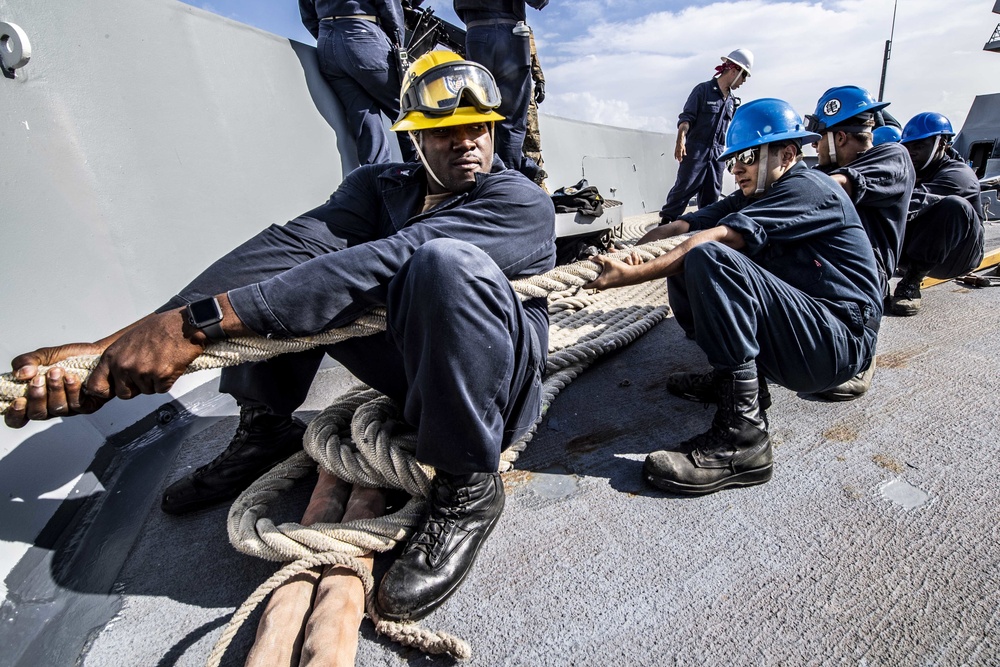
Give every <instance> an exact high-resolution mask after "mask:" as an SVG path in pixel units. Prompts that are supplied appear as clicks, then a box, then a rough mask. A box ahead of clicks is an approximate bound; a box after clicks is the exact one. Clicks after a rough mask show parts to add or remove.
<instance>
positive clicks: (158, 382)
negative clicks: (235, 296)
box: [4, 294, 255, 428]
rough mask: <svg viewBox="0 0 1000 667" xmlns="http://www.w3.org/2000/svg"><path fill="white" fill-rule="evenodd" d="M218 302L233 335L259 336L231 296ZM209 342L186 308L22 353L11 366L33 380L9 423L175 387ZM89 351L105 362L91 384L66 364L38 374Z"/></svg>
mask: <svg viewBox="0 0 1000 667" xmlns="http://www.w3.org/2000/svg"><path fill="white" fill-rule="evenodd" d="M218 300H219V306H220V307H221V309H222V313H223V320H222V327H223V330H224V331H225V332H226V334H227V335H229V336H252V335H255V334H254V332H253V331H251V330H250V329H249V328H248V327H246V326H245V325H244V324H243V322H242V321H241V320H240V319H239V317H238V316H237V315H236V312H235V311H234V310H233V308H232V306H231V305H230V303H229V298H228V297H227V296H226V295H225V294H222V295H219V296H218ZM208 342H209V341H208V339H207V337H206V336H205V334H204V333H202V332H201V331H198V330H196V329H194V328H193V327H191V325H190V324H189V323H188V322H187V317H186V314H185V309H183V308H177V309H175V310H170V311H167V312H164V313H153V314H151V315H147V316H146V317H144V318H142V319H141V320H138V321H136V322H133V323H132V324H130V325H129V326H127V327H125V328H124V329H121V330H120V331H116V332H115V333H113V334H111V335H110V336H107V337H105V338H102V339H101V340H99V341H97V342H95V343H74V344H70V345H60V346H57V347H46V348H40V349H38V350H35V351H34V352H28V353H26V354H22V355H19V356H17V357H15V358H14V360H13V361H11V367H12V368H13V371H14V376H15V378H17V379H18V380H26V381H29V385H28V391H27V394H26V396H25V397H23V398H18V399H16V400H14V401H13V402H12V403H11V405H10V407H9V408H8V410H7V413H6V414H5V415H4V422H5V423H6V424H7V426H9V427H11V428H20V427H22V426H24V425H25V424H26V423H27V422H29V421H34V420H45V419H51V418H53V417H66V416H69V415H74V414H88V413H91V412H94V411H95V410H97V409H99V408H100V407H101V406H103V405H104V404H105V403H107V402H108V401H109V400H111V399H112V398H113V397H115V396H117V397H119V398H122V399H128V398H132V397H134V396H138V395H139V394H154V393H163V392H166V391H169V389H170V387H172V386H173V384H174V382H176V381H177V378H179V377H180V376H181V375H182V374H183V373H184V371H185V370H186V369H187V367H188V366H189V365H190V364H191V362H192V361H194V360H195V359H196V358H197V357H198V355H200V354H201V353H202V352H203V351H204V349H205V347H206V346H207V345H208ZM88 354H99V355H101V360H100V361H99V362H98V364H97V367H96V368H94V370H93V372H91V374H90V377H89V378H88V379H87V382H86V383H85V384H84V383H81V382H80V381H79V379H78V378H77V377H76V376H75V375H73V374H72V373H71V372H67V371H64V370H63V369H61V368H50V369H49V370H48V371H47V372H46V373H45V375H44V376H40V375H39V374H38V370H39V366H50V365H52V364H54V363H56V362H59V361H62V360H64V359H68V358H70V357H73V356H79V355H88Z"/></svg>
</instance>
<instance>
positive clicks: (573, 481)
mask: <svg viewBox="0 0 1000 667" xmlns="http://www.w3.org/2000/svg"><path fill="white" fill-rule="evenodd" d="M578 479H579V478H578V477H577V476H576V475H574V474H572V473H570V472H569V471H568V470H565V469H562V468H546V469H545V470H541V471H538V472H534V473H532V474H531V481H530V482H528V488H530V489H531V490H532V491H534V492H535V493H537V494H538V495H540V496H541V497H542V498H548V499H550V500H555V499H557V498H565V497H566V496H568V495H571V494H572V493H573V492H574V491H576V489H577V486H579V483H578Z"/></svg>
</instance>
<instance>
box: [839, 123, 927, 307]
mask: <svg viewBox="0 0 1000 667" xmlns="http://www.w3.org/2000/svg"><path fill="white" fill-rule="evenodd" d="M829 173H830V174H831V175H833V174H842V175H844V176H845V177H847V180H848V181H850V183H851V186H852V192H851V194H850V195H849V196H850V198H851V200H852V201H853V202H854V207H855V208H856V209H857V211H858V216H859V217H860V218H861V225H862V226H863V227H864V228H865V232H867V233H868V239H869V240H870V241H871V244H872V249H873V250H874V251H875V262H876V264H877V265H878V273H879V283H880V285H881V286H882V294H883V295H888V294H889V279H890V278H891V277H892V274H893V272H895V270H896V264H897V263H898V261H899V255H900V253H901V252H902V250H903V233H904V231H905V230H906V212H907V209H908V207H909V205H910V196H911V195H912V193H913V183H914V179H915V178H916V174H915V173H914V171H913V161H912V160H910V155H909V153H907V152H906V149H905V148H903V146H902V144H898V143H886V144H882V145H880V146H875V147H874V148H871V149H869V150H867V151H865V152H863V153H861V154H860V155H858V157H857V158H855V160H854V161H853V162H851V163H850V164H849V165H847V166H846V167H836V168H834V169H832V170H831V171H830V172H829Z"/></svg>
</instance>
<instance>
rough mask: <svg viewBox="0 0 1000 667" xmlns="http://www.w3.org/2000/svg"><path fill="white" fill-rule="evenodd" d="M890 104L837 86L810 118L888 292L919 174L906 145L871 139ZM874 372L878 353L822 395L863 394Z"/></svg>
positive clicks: (821, 156) (822, 161) (824, 161)
mask: <svg viewBox="0 0 1000 667" xmlns="http://www.w3.org/2000/svg"><path fill="white" fill-rule="evenodd" d="M888 105H889V103H888V102H877V101H875V99H874V98H873V97H872V96H871V94H869V92H868V91H867V90H865V89H864V88H859V87H858V86H837V87H836V88H830V89H829V90H827V91H826V92H825V93H823V95H822V96H821V97H820V98H819V101H818V102H817V103H816V111H815V113H814V114H813V115H810V116H806V118H805V120H806V129H807V130H809V131H811V132H816V133H817V134H819V135H820V139H819V141H816V142H813V147H814V148H815V149H816V155H817V158H818V162H819V164H818V167H817V168H818V169H820V170H821V171H823V172H824V173H826V174H829V175H830V177H831V178H833V180H835V181H837V183H839V184H840V186H841V187H843V188H844V191H845V192H846V193H847V196H848V197H850V199H851V201H853V202H854V207H855V208H856V209H857V211H858V216H859V217H860V218H861V224H862V225H863V226H864V228H865V232H867V233H868V239H869V240H870V241H871V246H872V250H874V251H875V262H876V265H877V266H878V272H879V285H880V287H881V290H882V295H883V297H885V298H888V296H889V278H890V277H892V274H893V272H894V271H895V270H896V262H897V260H898V259H899V253H900V251H901V250H902V246H903V231H904V229H905V226H906V210H907V207H908V206H909V204H910V194H911V193H912V192H913V181H914V178H915V176H914V171H913V164H912V163H911V162H910V157H909V155H907V153H906V150H905V149H904V148H903V147H902V146H900V145H899V144H897V143H888V144H884V145H881V146H878V147H875V146H873V145H872V141H873V137H872V130H873V129H874V127H875V122H876V116H877V115H880V114H879V112H880V111H881V110H882V109H884V108H885V107H887V106H888ZM883 127H885V126H883ZM893 129H895V128H893ZM874 373H875V358H874V357H873V358H872V363H871V364H870V365H869V366H868V367H867V368H865V369H864V370H863V371H862V372H861V373H860V374H859V375H857V376H856V377H853V378H851V379H850V380H848V381H847V382H844V383H842V384H840V385H838V386H836V387H833V388H832V389H829V390H827V391H824V392H820V393H819V394H818V396H819V397H820V398H825V399H827V400H831V401H850V400H853V399H855V398H858V397H859V396H862V395H864V394H865V392H867V391H868V389H869V387H871V382H872V376H873V375H874Z"/></svg>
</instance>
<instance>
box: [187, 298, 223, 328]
mask: <svg viewBox="0 0 1000 667" xmlns="http://www.w3.org/2000/svg"><path fill="white" fill-rule="evenodd" d="M188 308H190V309H191V317H192V319H193V320H194V322H193V324H194V325H195V326H197V327H202V326H205V325H206V324H212V323H214V322H218V321H220V320H221V319H222V310H221V309H220V308H219V304H218V303H217V302H216V300H215V299H201V300H199V301H195V302H194V303H192V304H190V305H189V306H188Z"/></svg>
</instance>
